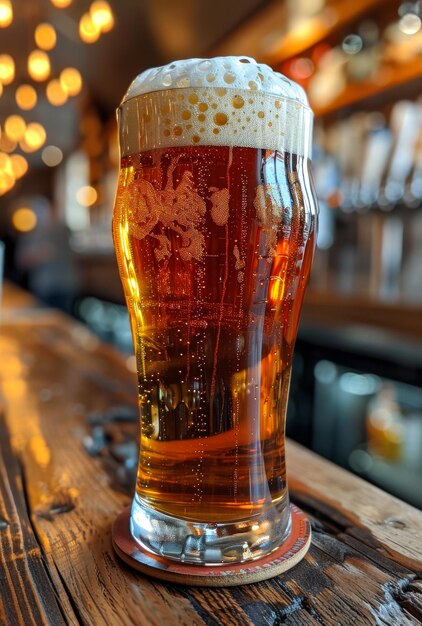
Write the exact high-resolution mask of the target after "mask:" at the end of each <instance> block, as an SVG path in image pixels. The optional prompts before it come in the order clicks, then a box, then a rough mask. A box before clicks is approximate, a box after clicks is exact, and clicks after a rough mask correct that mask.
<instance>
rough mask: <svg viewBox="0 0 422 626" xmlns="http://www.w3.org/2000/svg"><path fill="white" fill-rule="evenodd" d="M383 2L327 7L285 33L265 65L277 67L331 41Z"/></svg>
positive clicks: (363, 1)
mask: <svg viewBox="0 0 422 626" xmlns="http://www.w3.org/2000/svg"><path fill="white" fill-rule="evenodd" d="M383 2H384V0H354V1H353V2H350V0H346V2H344V0H343V1H342V0H337V1H336V2H332V3H330V4H328V5H327V7H326V8H325V9H324V10H323V11H321V13H320V14H319V15H317V16H315V17H314V18H310V19H307V20H306V21H305V22H303V24H301V25H300V26H298V27H297V28H294V29H293V30H291V31H289V32H287V33H286V34H285V35H284V36H283V37H282V38H280V39H279V41H277V42H276V43H275V44H274V45H273V46H272V48H270V49H269V50H267V51H266V63H268V64H269V65H273V66H274V65H279V64H280V63H282V62H283V61H287V60H288V59H290V58H292V57H295V56H299V55H301V54H303V53H305V52H306V51H307V50H309V49H310V48H312V47H313V46H315V45H316V44H318V43H320V42H322V41H324V40H325V39H327V37H331V36H332V35H333V34H335V33H336V32H338V31H340V30H342V29H343V28H345V27H347V26H348V24H352V23H353V22H355V21H357V20H359V18H360V17H362V16H363V15H365V14H366V13H368V12H369V11H371V10H372V9H375V8H376V7H378V6H380V5H382V4H383Z"/></svg>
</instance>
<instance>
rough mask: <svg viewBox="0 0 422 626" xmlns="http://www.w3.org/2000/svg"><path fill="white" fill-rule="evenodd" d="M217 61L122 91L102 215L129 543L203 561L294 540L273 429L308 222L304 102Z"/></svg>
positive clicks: (277, 431)
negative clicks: (135, 438)
mask: <svg viewBox="0 0 422 626" xmlns="http://www.w3.org/2000/svg"><path fill="white" fill-rule="evenodd" d="M223 61H224V63H226V65H225V66H223V67H220V65H221V63H222V62H223ZM223 61H222V60H221V59H216V60H212V61H211V60H210V61H198V60H192V61H190V62H186V61H185V62H179V64H180V65H179V64H178V63H175V64H173V65H174V67H173V68H171V66H170V67H168V68H167V69H166V68H164V69H162V70H161V76H160V73H159V74H158V79H157V78H156V77H155V79H154V76H153V78H152V80H151V79H150V80H149V81H148V76H147V77H144V79H143V80H142V76H143V75H141V77H140V79H141V80H140V79H139V78H138V79H137V81H138V85H137V84H136V81H135V82H134V83H133V84H132V87H131V89H132V90H133V89H135V93H134V94H131V92H130V90H129V94H128V96H127V98H126V100H124V101H123V104H122V105H121V108H120V113H119V124H120V138H121V151H122V160H121V170H120V177H119V184H118V190H117V195H116V203H115V212H114V218H113V235H114V241H115V247H116V254H117V259H118V264H119V270H120V275H121V279H122V283H123V287H124V291H125V295H126V300H127V305H128V309H129V313H130V319H131V324H132V332H133V337H134V345H135V352H136V359H137V366H138V381H139V406H140V416H141V428H140V430H141V442H140V456H139V468H138V477H137V486H136V495H135V498H134V501H133V507H132V520H131V528H132V533H133V535H134V537H135V538H136V540H137V541H139V542H140V543H141V544H142V545H143V546H144V547H146V548H147V549H148V550H151V551H153V552H156V553H158V554H161V555H163V556H167V557H169V558H174V559H180V560H185V561H188V562H192V563H214V564H218V563H225V562H236V561H242V560H249V559H251V558H255V557H256V556H260V555H261V554H265V553H267V552H270V551H271V550H273V549H274V548H275V547H277V546H278V545H279V544H280V543H281V542H282V541H283V537H285V535H286V533H288V529H289V507H288V493H287V488H286V469H285V453H284V425H285V415H286V405H287V398H288V390H289V381H290V369H291V361H292V355H293V347H294V342H295V338H296V333H297V326H298V320H299V314H300V309H301V305H302V300H303V295H304V289H305V286H306V283H307V281H308V277H309V271H310V267H311V261H312V254H313V249H314V236H315V213H316V203H315V198H314V192H313V188H312V184H311V177H310V173H309V154H308V139H309V131H310V123H311V122H310V121H309V120H311V116H310V112H309V109H308V108H307V106H306V103H305V102H303V101H302V100H301V99H300V97H299V96H297V92H296V91H294V93H295V95H296V96H297V97H296V99H294V98H290V96H289V98H286V97H285V96H283V94H279V95H278V97H277V91H276V88H275V87H274V88H273V89H274V91H276V93H275V94H273V93H266V91H265V89H263V88H262V85H261V88H260V85H259V80H260V78H259V75H261V76H263V79H262V80H263V81H264V86H265V80H264V79H265V78H266V74H265V72H267V73H270V74H269V76H270V77H274V76H276V75H274V74H273V73H272V72H271V71H270V70H269V68H266V69H265V70H264V71H262V66H261V67H260V68H257V66H256V65H255V62H252V60H249V61H248V63H249V66H248V67H247V68H246V69H245V67H246V65H247V64H246V63H245V62H244V61H245V59H244V60H243V61H240V60H239V59H229V60H228V61H227V60H223ZM201 63H202V64H204V63H205V64H207V66H206V69H205V70H204V69H203V68H201ZM195 64H196V65H195ZM186 66H187V69H186ZM181 68H182V69H181ZM264 68H265V66H264ZM220 69H221V72H220V71H219V70H220ZM259 70H261V71H259ZM181 72H182V78H184V79H185V82H184V83H183V87H178V80H180V78H178V77H179V74H180V73H181ZM204 74H205V75H204ZM220 74H221V75H220ZM245 74H246V77H245ZM198 75H199V77H200V79H201V80H203V82H204V85H202V84H201V85H199V84H198V78H197V76H198ZM213 75H214V80H212V81H210V80H208V79H210V78H211V77H212V76H213ZM232 76H234V77H235V78H234V80H233V81H232V82H230V80H231V77H232ZM251 76H252V78H251ZM207 77H208V78H207ZM238 78H240V80H239V81H238V80H237V79H238ZM245 78H249V79H250V80H248V81H247V82H246V83H245ZM188 79H189V81H190V85H187V83H186V81H187V80H188ZM284 80H287V79H284ZM160 81H161V83H160ZM225 81H226V82H225ZM237 82H240V87H236V88H233V87H232V84H233V83H235V86H236V83H237ZM252 82H254V83H255V85H256V87H255V88H250V89H248V88H247V85H248V84H249V86H251V83H252ZM167 83H169V84H167ZM213 83H214V84H215V83H217V86H214V84H213ZM218 84H220V85H222V84H224V85H226V86H224V87H223V86H218ZM192 85H193V86H192ZM157 86H158V87H159V89H158V87H157ZM245 86H246V89H245V88H244V87H245ZM283 87H285V89H287V87H286V86H285V85H284V84H283ZM298 93H299V94H300V92H298ZM302 98H303V96H302ZM288 123H291V124H296V125H297V126H298V128H296V129H295V130H294V131H293V130H289V128H288V126H287V125H288ZM282 133H283V134H282ZM289 134H290V136H289ZM286 136H287V138H286Z"/></svg>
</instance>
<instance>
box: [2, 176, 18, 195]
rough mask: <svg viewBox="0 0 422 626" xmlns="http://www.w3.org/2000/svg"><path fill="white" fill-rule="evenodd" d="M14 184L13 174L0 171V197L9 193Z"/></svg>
mask: <svg viewBox="0 0 422 626" xmlns="http://www.w3.org/2000/svg"><path fill="white" fill-rule="evenodd" d="M14 184H15V177H14V176H13V173H12V174H10V173H9V172H3V171H1V170H0V196H3V195H4V194H5V193H7V192H8V191H10V189H12V187H13V186H14Z"/></svg>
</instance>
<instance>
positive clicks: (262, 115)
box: [258, 111, 265, 120]
mask: <svg viewBox="0 0 422 626" xmlns="http://www.w3.org/2000/svg"><path fill="white" fill-rule="evenodd" d="M258 117H259V118H261V120H262V119H263V118H264V117H265V113H264V111H258Z"/></svg>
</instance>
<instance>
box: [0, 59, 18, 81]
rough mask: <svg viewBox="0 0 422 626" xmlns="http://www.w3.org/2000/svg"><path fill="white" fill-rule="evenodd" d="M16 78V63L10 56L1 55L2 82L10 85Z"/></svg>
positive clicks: (0, 71) (0, 73) (0, 78)
mask: <svg viewBox="0 0 422 626" xmlns="http://www.w3.org/2000/svg"><path fill="white" fill-rule="evenodd" d="M14 78H15V62H14V60H13V59H12V57H11V56H10V54H1V55H0V81H1V82H2V83H3V85H8V84H9V83H11V82H12V80H13V79H14Z"/></svg>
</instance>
